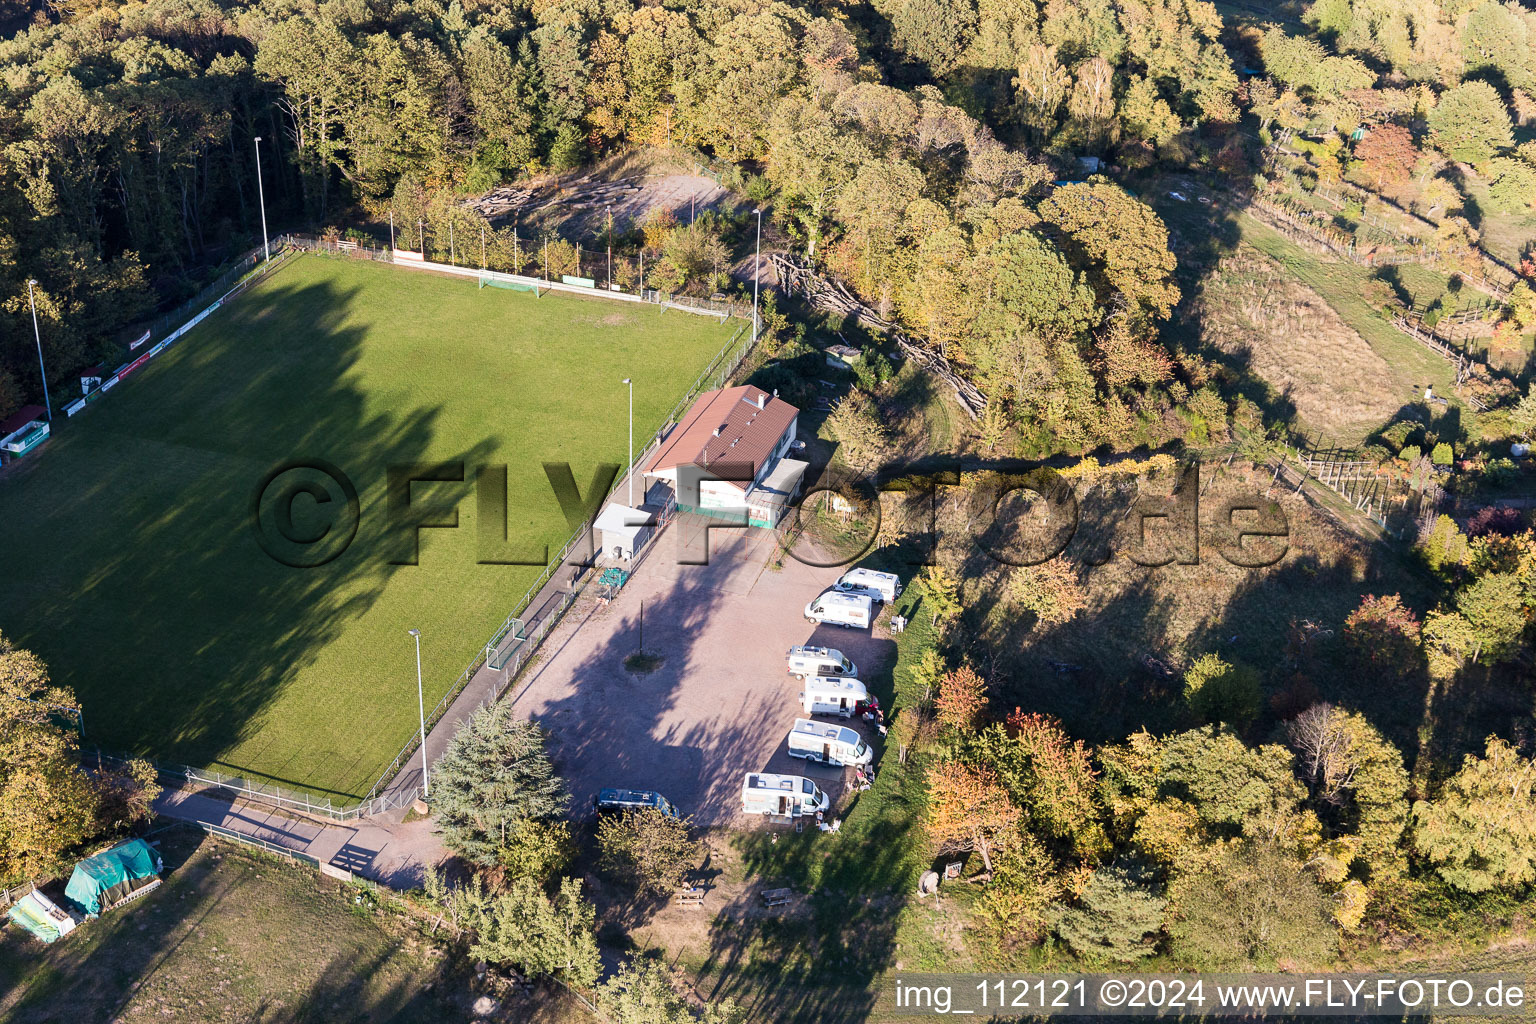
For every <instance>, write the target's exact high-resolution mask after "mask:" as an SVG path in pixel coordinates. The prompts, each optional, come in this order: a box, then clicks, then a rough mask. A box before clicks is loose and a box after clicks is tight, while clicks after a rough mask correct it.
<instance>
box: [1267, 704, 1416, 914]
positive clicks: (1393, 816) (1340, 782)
mask: <svg viewBox="0 0 1536 1024" xmlns="http://www.w3.org/2000/svg"><path fill="white" fill-rule="evenodd" d="M1286 735H1287V738H1288V739H1289V741H1290V745H1291V749H1292V750H1294V751H1295V752H1296V766H1297V770H1298V772H1299V773H1300V774H1301V776H1302V777H1303V778H1305V779H1306V780H1307V782H1308V783H1309V784H1310V786H1311V787H1312V792H1313V795H1314V797H1315V798H1316V800H1317V801H1318V802H1319V803H1320V804H1321V805H1323V806H1325V807H1327V808H1330V809H1332V811H1333V814H1332V816H1333V817H1334V818H1335V819H1336V820H1337V822H1338V826H1339V829H1340V831H1341V832H1343V833H1345V834H1351V833H1352V834H1354V836H1355V837H1356V839H1357V840H1358V841H1357V842H1356V843H1355V845H1354V847H1353V849H1354V850H1355V852H1354V853H1352V854H1351V855H1350V857H1349V858H1347V860H1349V861H1353V860H1355V859H1356V858H1357V857H1358V859H1359V860H1361V861H1363V862H1364V864H1365V865H1366V866H1367V867H1368V868H1369V869H1370V875H1371V880H1372V882H1373V883H1378V884H1379V883H1380V882H1382V881H1383V880H1385V879H1391V878H1395V877H1396V876H1397V875H1399V874H1400V873H1401V872H1402V869H1403V867H1404V866H1405V865H1404V863H1403V854H1402V850H1401V847H1400V845H1399V844H1400V842H1401V840H1402V836H1403V830H1404V828H1405V827H1406V825H1407V822H1408V773H1407V771H1406V770H1404V768H1403V756H1402V753H1401V752H1400V751H1399V750H1398V749H1397V748H1396V747H1395V746H1393V745H1392V744H1391V743H1389V742H1388V741H1387V740H1386V739H1385V738H1384V737H1383V736H1382V735H1381V733H1380V732H1379V731H1378V730H1377V729H1376V728H1375V726H1373V725H1371V723H1370V722H1369V721H1368V720H1367V719H1366V718H1365V717H1364V716H1363V715H1360V714H1358V713H1356V712H1350V711H1344V710H1341V709H1339V708H1336V707H1333V706H1332V705H1329V704H1314V705H1312V706H1311V707H1310V708H1307V709H1306V710H1305V711H1303V712H1302V713H1301V714H1299V715H1297V716H1296V717H1295V718H1294V719H1292V720H1291V721H1290V722H1288V723H1287V724H1286Z"/></svg>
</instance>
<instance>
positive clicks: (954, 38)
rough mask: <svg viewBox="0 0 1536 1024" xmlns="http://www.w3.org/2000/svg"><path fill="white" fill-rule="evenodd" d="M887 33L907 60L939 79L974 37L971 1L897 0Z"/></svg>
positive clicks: (945, 73)
mask: <svg viewBox="0 0 1536 1024" xmlns="http://www.w3.org/2000/svg"><path fill="white" fill-rule="evenodd" d="M891 35H892V38H893V41H894V42H895V44H896V48H897V49H898V50H900V51H901V52H903V53H905V54H906V55H907V57H908V59H910V60H913V61H916V62H918V63H920V64H924V65H926V66H927V68H928V73H929V74H931V75H932V76H933V77H934V78H943V77H944V76H946V75H948V74H949V73H950V72H951V71H953V70H954V69H955V67H956V66H957V65H958V64H959V63H960V60H961V57H962V55H963V54H964V53H965V48H966V47H967V46H969V45H970V42H971V40H972V39H973V38H975V36H976V2H975V0H900V2H899V3H897V4H896V6H895V9H894V10H893V11H892V13H891Z"/></svg>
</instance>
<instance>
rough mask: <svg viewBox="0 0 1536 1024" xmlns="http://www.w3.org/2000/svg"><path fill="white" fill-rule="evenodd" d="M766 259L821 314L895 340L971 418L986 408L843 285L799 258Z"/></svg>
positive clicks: (939, 359)
mask: <svg viewBox="0 0 1536 1024" xmlns="http://www.w3.org/2000/svg"><path fill="white" fill-rule="evenodd" d="M769 258H770V259H771V260H772V262H773V269H774V272H775V273H776V274H777V275H778V279H779V281H780V283H782V284H783V286H784V288H785V290H786V291H787V292H789V293H790V294H791V295H793V294H795V293H796V292H799V293H800V294H801V295H804V296H805V299H806V301H807V302H809V303H810V304H811V305H812V306H813V307H815V308H816V309H819V310H821V311H822V312H824V313H838V314H841V315H843V316H852V317H853V318H854V319H856V320H857V321H858V322H859V323H861V324H863V325H864V326H865V327H868V328H869V329H871V330H874V331H879V332H881V333H882V334H885V335H886V336H888V337H889V338H890V339H891V340H892V341H894V342H896V345H897V347H898V348H900V349H901V354H902V355H903V356H905V357H906V358H907V359H910V360H912V361H913V362H915V363H917V365H919V366H921V367H922V368H923V369H924V370H925V371H927V372H928V373H929V374H931V375H932V376H934V377H936V378H938V379H939V380H941V381H943V382H944V384H945V385H947V386H948V387H949V388H950V390H952V391H953V392H954V393H955V399H956V400H957V401H958V402H959V403H960V407H961V408H962V409H964V410H965V411H966V414H967V415H969V416H970V417H971V419H973V420H974V419H977V418H979V417H980V416H981V414H982V412H983V411H984V410H985V409H986V407H987V396H986V395H984V394H982V393H981V389H980V388H978V387H977V386H976V385H974V384H972V383H971V382H970V381H968V380H966V379H965V378H964V377H962V376H960V375H959V374H958V373H956V372H955V370H954V367H952V366H950V365H949V360H948V359H945V358H944V357H943V356H941V355H940V354H939V353H937V352H934V351H933V350H931V349H926V348H923V347H922V346H921V345H918V344H916V343H915V342H913V341H912V339H910V338H908V337H907V336H906V334H904V333H903V332H902V330H901V328H900V327H898V326H897V325H896V324H894V323H892V322H891V321H889V320H887V319H885V318H884V317H882V316H881V315H880V314H878V313H876V312H875V311H874V310H873V309H870V308H869V307H868V306H866V305H865V304H864V303H862V302H860V301H859V300H858V299H857V298H855V297H854V296H853V295H852V294H851V293H850V292H849V291H848V289H847V287H846V286H844V285H843V284H841V283H840V282H837V281H833V280H831V279H830V278H827V277H823V276H822V275H821V274H818V273H816V271H815V270H813V269H811V267H810V266H808V265H807V264H806V263H805V261H804V260H802V259H800V258H799V257H797V256H793V255H790V254H788V253H774V254H773V255H772V256H770V257H769Z"/></svg>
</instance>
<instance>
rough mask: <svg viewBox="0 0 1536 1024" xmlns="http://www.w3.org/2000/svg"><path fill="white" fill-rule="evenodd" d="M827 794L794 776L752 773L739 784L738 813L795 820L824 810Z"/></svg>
mask: <svg viewBox="0 0 1536 1024" xmlns="http://www.w3.org/2000/svg"><path fill="white" fill-rule="evenodd" d="M826 807H827V794H825V793H823V792H822V791H821V790H820V789H818V788H817V787H816V783H814V782H812V781H811V780H810V779H805V778H801V777H800V776H798V775H769V774H767V773H766V772H752V773H751V774H750V775H748V776H747V777H746V779H745V780H744V781H743V782H742V784H741V813H742V814H769V815H774V816H777V817H780V818H798V817H800V816H801V815H803V814H815V813H816V812H817V811H822V810H826Z"/></svg>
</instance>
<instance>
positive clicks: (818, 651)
mask: <svg viewBox="0 0 1536 1024" xmlns="http://www.w3.org/2000/svg"><path fill="white" fill-rule="evenodd" d="M789 674H790V675H792V676H794V677H795V678H796V679H804V678H805V677H806V676H856V675H858V674H859V667H858V666H857V665H855V664H854V663H853V662H851V661H849V660H848V658H847V657H846V656H845V655H844V654H843V652H842V651H838V650H833V649H832V648H830V647H791V648H790V649H789Z"/></svg>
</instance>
